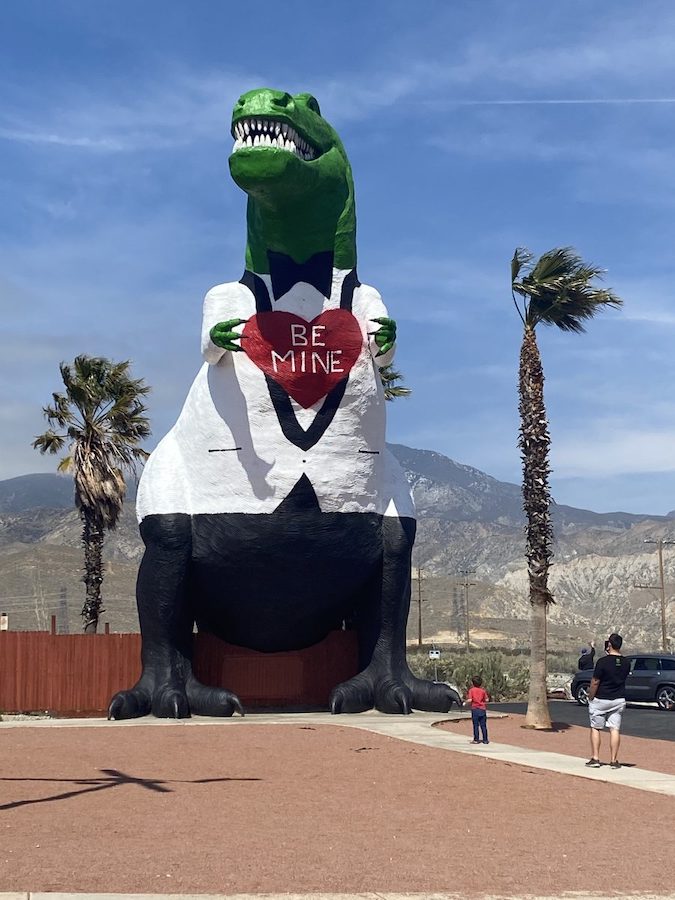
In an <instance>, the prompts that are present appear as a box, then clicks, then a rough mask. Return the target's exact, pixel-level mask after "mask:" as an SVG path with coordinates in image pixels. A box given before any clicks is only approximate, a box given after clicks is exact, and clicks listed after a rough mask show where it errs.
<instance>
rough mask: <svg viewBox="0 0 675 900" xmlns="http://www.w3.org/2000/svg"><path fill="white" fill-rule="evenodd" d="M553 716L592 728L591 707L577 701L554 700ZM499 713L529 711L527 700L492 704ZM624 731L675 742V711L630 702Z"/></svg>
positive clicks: (552, 706)
mask: <svg viewBox="0 0 675 900" xmlns="http://www.w3.org/2000/svg"><path fill="white" fill-rule="evenodd" d="M550 707H551V718H552V719H553V721H554V722H561V723H564V724H565V725H582V726H583V727H585V728H588V709H587V707H585V706H579V704H578V703H577V702H576V700H551V701H550ZM490 709H494V710H495V712H497V711H501V712H513V713H525V710H526V709H527V704H526V703H491V704H490ZM488 715H489V713H488ZM621 732H622V734H630V735H633V737H644V738H656V739H657V740H661V741H675V711H672V710H671V711H665V710H663V709H659V708H658V707H657V706H656V704H654V705H653V706H652V705H647V704H645V705H638V704H637V703H629V704H628V707H627V709H626V712H625V713H624V714H623V720H622V722H621Z"/></svg>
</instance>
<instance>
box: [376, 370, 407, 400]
mask: <svg viewBox="0 0 675 900" xmlns="http://www.w3.org/2000/svg"><path fill="white" fill-rule="evenodd" d="M379 372H380V380H381V381H382V386H383V387H384V399H385V400H395V399H396V398H397V397H409V396H410V394H412V391H411V390H410V388H407V387H404V386H403V385H402V384H397V383H396V382H397V381H400V380H401V379H402V378H403V375H401V373H400V372H399V371H398V370H397V369H395V368H394V367H393V366H392V365H388V366H382V368H381V369H380V370H379Z"/></svg>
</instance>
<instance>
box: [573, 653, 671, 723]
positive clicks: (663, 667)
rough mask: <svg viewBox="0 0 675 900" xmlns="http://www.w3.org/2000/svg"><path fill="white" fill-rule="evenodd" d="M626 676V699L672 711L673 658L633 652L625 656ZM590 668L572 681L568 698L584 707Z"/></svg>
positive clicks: (590, 675) (657, 654)
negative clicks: (628, 673) (627, 666)
mask: <svg viewBox="0 0 675 900" xmlns="http://www.w3.org/2000/svg"><path fill="white" fill-rule="evenodd" d="M626 659H627V660H628V661H629V662H630V675H629V676H628V679H627V680H626V700H628V701H629V702H632V703H635V702H638V703H639V702H643V703H653V702H654V701H656V703H658V704H659V706H660V707H661V709H673V710H675V656H670V655H668V654H667V653H636V654H634V655H631V656H626ZM592 677H593V669H583V670H582V671H581V672H577V674H576V675H575V676H574V678H573V679H572V684H571V685H570V690H571V691H572V696H573V697H574V699H575V700H576V701H577V703H580V704H581V705H582V706H588V688H589V686H590V683H591V678H592Z"/></svg>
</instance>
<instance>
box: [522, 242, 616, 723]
mask: <svg viewBox="0 0 675 900" xmlns="http://www.w3.org/2000/svg"><path fill="white" fill-rule="evenodd" d="M603 272H604V270H603V269H599V268H597V267H596V266H593V265H590V264H589V263H586V262H584V261H583V260H582V259H581V257H580V256H579V255H578V254H577V253H576V252H575V251H574V250H573V249H572V248H571V247H557V248H554V249H553V250H549V251H548V252H547V253H544V254H543V255H542V256H541V257H540V258H539V259H538V260H537V261H536V262H535V261H534V257H533V255H532V253H530V251H529V250H526V249H525V248H522V247H519V248H518V249H516V251H515V253H514V254H513V259H512V260H511V296H512V298H513V302H514V304H515V307H516V310H517V311H518V315H519V316H520V320H521V322H522V323H523V342H522V345H521V348H520V369H519V374H518V396H519V405H518V410H519V412H520V432H519V438H518V445H519V447H520V455H521V458H522V463H523V509H524V511H525V516H526V520H527V524H526V526H525V537H526V557H527V571H528V576H529V588H530V604H531V606H532V619H531V647H530V654H531V656H530V690H529V697H528V703H527V715H526V718H525V725H526V727H529V728H551V715H550V711H549V708H548V700H547V694H546V618H547V613H548V607H549V604H550V603H553V602H554V600H553V596H552V595H551V592H550V591H549V588H548V570H549V567H550V565H551V558H552V556H553V551H552V543H553V529H552V526H551V516H550V505H551V493H550V487H549V474H550V471H551V470H550V466H549V448H550V444H551V436H550V434H549V431H548V420H547V417H546V406H545V404H544V372H543V369H542V365H541V357H540V355H539V348H538V346H537V338H536V328H537V325H539V324H544V325H555V326H556V327H558V328H560V330H561V331H572V332H576V333H578V332H582V331H584V330H585V329H584V325H583V323H584V322H585V321H586V320H588V319H592V318H593V316H595V314H596V313H597V312H598V311H599V310H600V309H602V308H603V307H606V306H609V307H614V308H618V307H619V306H621V304H622V302H623V301H622V300H620V299H619V297H617V296H616V295H615V294H614V293H613V292H612V291H611V290H607V289H605V288H602V287H598V286H597V285H596V284H594V283H593V282H595V281H596V279H599V278H601V276H602V275H603ZM516 295H518V299H516Z"/></svg>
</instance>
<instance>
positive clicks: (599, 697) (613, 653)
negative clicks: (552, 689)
mask: <svg viewBox="0 0 675 900" xmlns="http://www.w3.org/2000/svg"><path fill="white" fill-rule="evenodd" d="M622 644H623V638H622V637H621V635H620V634H610V636H609V637H608V638H607V640H606V641H605V650H606V651H607V656H603V657H601V658H600V659H599V660H598V661H597V663H596V664H595V669H594V671H593V677H592V678H591V686H590V689H589V691H588V712H589V716H590V720H591V758H590V759H589V760H588V762H587V763H586V765H587V766H589V767H590V768H593V769H598V768H600V733H601V731H602V729H603V728H604V727H605V725H606V726H607V728H609V755H610V762H609V765H610V767H611V768H612V769H620V768H621V763H620V762H619V759H618V757H619V744H620V742H621V717H622V715H623V711H624V709H625V708H626V679H627V678H628V673H629V672H630V663H629V662H628V660H627V659H624V658H623V656H622V655H621V652H620V651H621V645H622Z"/></svg>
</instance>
